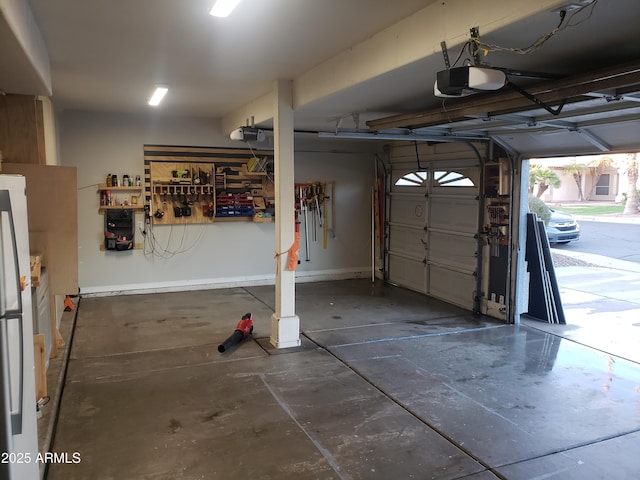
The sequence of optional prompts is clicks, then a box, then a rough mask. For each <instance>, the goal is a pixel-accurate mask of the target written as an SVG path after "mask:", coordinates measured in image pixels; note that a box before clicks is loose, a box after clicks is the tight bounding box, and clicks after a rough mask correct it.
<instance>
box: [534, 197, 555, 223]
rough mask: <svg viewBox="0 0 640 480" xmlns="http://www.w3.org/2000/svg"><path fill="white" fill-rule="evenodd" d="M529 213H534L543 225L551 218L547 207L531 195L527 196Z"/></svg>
mask: <svg viewBox="0 0 640 480" xmlns="http://www.w3.org/2000/svg"><path fill="white" fill-rule="evenodd" d="M529 211H530V212H531V213H535V214H536V215H537V216H538V218H539V219H540V220H542V221H543V222H544V224H545V225H547V224H548V223H549V219H550V218H551V209H550V208H549V207H547V205H546V203H544V202H543V201H542V200H540V199H539V198H538V197H536V196H535V195H531V194H529Z"/></svg>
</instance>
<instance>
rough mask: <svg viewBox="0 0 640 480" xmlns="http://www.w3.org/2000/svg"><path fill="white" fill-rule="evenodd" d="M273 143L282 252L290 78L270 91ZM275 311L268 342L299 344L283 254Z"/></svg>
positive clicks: (288, 182)
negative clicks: (271, 97)
mask: <svg viewBox="0 0 640 480" xmlns="http://www.w3.org/2000/svg"><path fill="white" fill-rule="evenodd" d="M273 98H274V100H273V110H274V112H273V124H274V130H273V135H274V141H275V142H274V144H275V165H274V174H275V196H276V251H278V252H284V251H286V250H288V249H289V248H290V247H291V245H292V244H293V240H294V231H295V219H294V208H295V198H294V180H293V163H294V162H293V159H294V147H293V94H292V82H291V81H290V80H276V82H275V83H274V95H273ZM276 262H277V263H278V268H277V273H276V311H275V313H274V314H273V315H272V316H271V344H272V345H273V346H274V347H276V348H287V347H297V346H299V345H300V318H299V317H298V316H297V315H296V283H295V281H296V277H295V272H294V271H289V270H287V269H286V265H287V255H286V254H284V255H281V256H280V257H278V258H277V260H276Z"/></svg>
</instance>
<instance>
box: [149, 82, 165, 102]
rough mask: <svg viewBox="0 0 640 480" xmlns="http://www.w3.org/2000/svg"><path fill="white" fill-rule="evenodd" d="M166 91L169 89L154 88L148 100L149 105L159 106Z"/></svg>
mask: <svg viewBox="0 0 640 480" xmlns="http://www.w3.org/2000/svg"><path fill="white" fill-rule="evenodd" d="M168 91H169V89H168V88H167V87H156V89H155V91H154V92H153V95H151V98H150V99H149V105H152V106H154V107H155V106H157V105H159V104H160V102H161V101H162V99H163V98H164V96H165V95H166V94H167V92H168Z"/></svg>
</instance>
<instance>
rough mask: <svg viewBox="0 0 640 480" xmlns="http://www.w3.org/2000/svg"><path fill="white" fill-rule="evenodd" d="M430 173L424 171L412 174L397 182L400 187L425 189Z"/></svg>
mask: <svg viewBox="0 0 640 480" xmlns="http://www.w3.org/2000/svg"><path fill="white" fill-rule="evenodd" d="M427 177H428V173H427V172H424V171H420V172H411V173H407V174H406V175H404V176H402V177H400V178H399V179H398V180H396V183H395V184H396V185H397V186H399V187H424V186H425V185H426V182H427Z"/></svg>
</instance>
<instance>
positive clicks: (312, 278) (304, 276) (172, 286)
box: [80, 267, 371, 297]
mask: <svg viewBox="0 0 640 480" xmlns="http://www.w3.org/2000/svg"><path fill="white" fill-rule="evenodd" d="M370 276H371V269H370V267H365V268H357V269H336V270H320V271H310V272H298V273H296V283H310V282H323V281H331V280H349V279H354V278H367V277H370ZM275 281H276V278H275V275H252V276H242V277H225V278H208V279H200V280H180V281H175V282H156V283H131V284H123V285H100V286H93V287H82V286H81V287H80V295H82V296H83V297H110V296H117V295H142V294H147V293H169V292H185V291H190V290H215V289H221V288H236V287H257V286H262V285H274V284H275Z"/></svg>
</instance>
